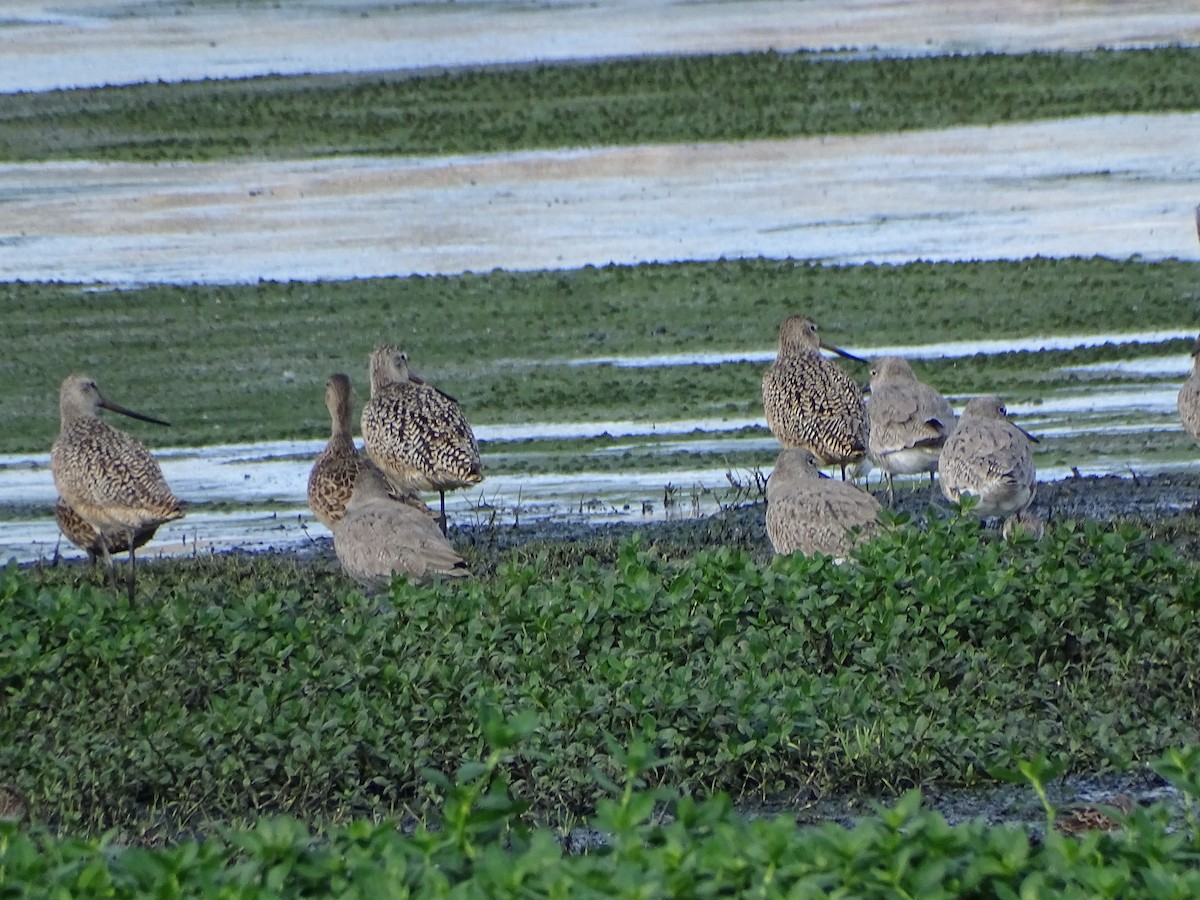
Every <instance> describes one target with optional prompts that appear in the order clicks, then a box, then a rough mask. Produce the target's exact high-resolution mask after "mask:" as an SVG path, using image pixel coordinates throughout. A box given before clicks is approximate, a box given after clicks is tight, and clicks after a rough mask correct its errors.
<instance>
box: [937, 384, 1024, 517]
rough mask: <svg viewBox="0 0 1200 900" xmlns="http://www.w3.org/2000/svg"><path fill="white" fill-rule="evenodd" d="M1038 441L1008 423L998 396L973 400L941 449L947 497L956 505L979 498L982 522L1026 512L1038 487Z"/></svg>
mask: <svg viewBox="0 0 1200 900" xmlns="http://www.w3.org/2000/svg"><path fill="white" fill-rule="evenodd" d="M1036 440H1037V439H1036V438H1035V437H1033V436H1032V435H1030V434H1029V433H1028V432H1027V431H1025V429H1023V428H1021V427H1019V426H1017V425H1014V424H1013V423H1012V422H1010V421H1009V420H1008V411H1007V410H1006V409H1005V408H1004V404H1003V403H1001V402H1000V399H999V398H998V397H975V398H973V399H972V400H971V401H970V402H969V403H967V405H966V408H965V409H963V413H962V416H961V417H960V418H959V420H958V428H956V429H955V431H954V433H953V434H952V435H950V437H949V438H947V439H946V445H945V446H944V447H943V448H942V456H941V460H940V461H939V463H938V472H939V474H940V478H939V481H940V482H941V485H942V493H943V494H945V495H946V498H947V499H949V500H952V501H954V502H955V503H958V502H959V500H960V499H961V498H962V496H963V495H964V494H972V495H974V496H975V497H977V498H978V499H979V503H978V504H977V505H976V506H975V507H974V512H975V514H976V515H978V516H980V517H981V518H988V517H990V516H1011V515H1013V514H1014V513H1019V512H1021V511H1022V510H1023V509H1025V507H1027V506H1029V504H1030V503H1031V502H1032V501H1033V494H1034V491H1035V490H1036V487H1037V472H1036V470H1035V468H1034V465H1033V444H1032V442H1034V441H1036Z"/></svg>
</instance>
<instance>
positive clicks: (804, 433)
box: [762, 316, 869, 479]
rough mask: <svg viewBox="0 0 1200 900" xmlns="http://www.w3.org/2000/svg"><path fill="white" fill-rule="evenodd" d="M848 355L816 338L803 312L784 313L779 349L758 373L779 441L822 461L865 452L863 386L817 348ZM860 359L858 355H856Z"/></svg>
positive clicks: (837, 461) (852, 458)
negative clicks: (769, 364) (761, 374)
mask: <svg viewBox="0 0 1200 900" xmlns="http://www.w3.org/2000/svg"><path fill="white" fill-rule="evenodd" d="M822 347H824V348H825V349H827V350H832V351H833V352H835V353H838V354H840V355H843V356H846V357H848V358H852V359H857V357H851V356H850V354H848V353H846V352H845V351H843V350H838V349H837V348H836V347H831V346H829V345H828V344H824V343H822V342H821V338H820V335H819V334H818V332H817V325H816V323H815V322H813V320H812V319H809V318H808V317H806V316H789V317H788V318H787V319H785V320H784V322H783V324H782V325H780V326H779V353H778V355H777V356H776V358H775V362H774V363H772V364H771V366H770V368H768V369H767V371H766V372H764V373H763V379H762V398H763V412H764V413H765V414H766V418H767V426H768V427H769V428H770V429H771V432H772V433H773V434H774V435H775V437H776V438H778V439H779V442H780V443H781V444H783V446H784V447H804V448H806V449H807V450H809V451H811V452H812V454H813V455H814V456H815V457H816V458H817V460H818V461H819V462H820V463H821V465H823V466H830V465H834V466H839V467H840V468H841V470H842V477H843V479H844V478H845V477H846V466H847V465H849V464H850V463H855V462H858V461H859V460H861V459H862V458H863V457H864V456H865V455H866V453H867V441H868V428H869V424H868V420H867V409H866V405H865V404H864V402H863V395H862V391H861V390H860V389H859V387H858V385H857V384H855V383H854V379H852V378H851V377H850V376H849V375H847V374H846V373H845V372H844V371H843V370H842V369H841V367H840V366H838V365H837V364H836V363H835V362H833V361H832V360H830V359H826V358H825V357H824V356H822V355H821V348H822ZM859 361H860V362H861V361H862V360H859Z"/></svg>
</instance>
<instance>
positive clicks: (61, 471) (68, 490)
mask: <svg viewBox="0 0 1200 900" xmlns="http://www.w3.org/2000/svg"><path fill="white" fill-rule="evenodd" d="M101 409H108V410H111V411H112V412H115V413H120V414H121V415H123V416H129V417H130V418H133V419H141V420H142V421H144V422H153V423H155V424H157V425H167V424H169V423H167V422H164V421H163V420H162V419H155V418H152V417H150V416H145V415H142V414H141V413H136V412H133V411H132V410H129V409H126V408H125V407H123V406H119V405H117V404H116V403H113V402H111V401H110V400H107V399H106V398H105V397H104V395H103V394H101V393H100V389H99V388H98V387H96V382H95V381H93V380H92V379H91V378H89V377H88V376H87V375H70V376H68V377H67V378H66V380H64V381H63V383H62V387H61V388H60V389H59V412H60V415H61V417H62V427H61V430H60V431H59V433H58V437H57V438H55V440H54V445H53V447H52V448H51V450H50V471H51V473H52V474H53V476H54V485H55V487H57V488H58V493H59V495H60V496H61V497H62V499H63V501H64V502H65V503H66V504H67V505H68V506H70V507H71V508H72V509H74V510H75V512H76V513H78V514H79V517H80V518H82V519H83V521H85V522H86V523H87V524H88V525H90V526H91V527H92V528H93V529H94V530H95V531H96V533H97V534H98V535H99V536H100V537H101V538H102V540H99V541H97V542H96V545H97V546H98V548H99V551H100V555H101V558H102V559H103V560H104V563H105V566H106V567H107V568H108V570H109V574H110V575H111V576H112V580H113V587H114V588H115V587H116V571H115V568H114V566H113V561H112V555H111V553H110V552H109V550H108V541H109V539H110V538H116V539H117V540H118V542H120V541H123V542H124V544H125V546H127V547H128V548H129V579H128V587H129V599H130V600H133V597H134V591H135V584H136V577H137V576H136V559H135V555H134V551H135V548H136V547H137V536H138V534H139V533H140V532H142V531H144V530H145V529H148V528H149V529H154V528H158V526H159V525H162V524H163V523H165V522H170V521H173V520H175V519H178V518H180V517H181V516H183V504H182V503H181V502H180V501H179V499H178V498H177V497H176V496H175V495H174V494H172V493H171V489H170V488H169V487H168V486H167V482H166V479H165V478H163V474H162V469H160V468H159V466H158V463H157V462H155V460H154V457H153V456H151V455H150V451H149V450H147V449H146V448H145V447H144V446H143V445H142V444H141V443H140V442H139V441H137V440H136V439H134V438H132V437H130V436H129V435H128V434H126V433H125V432H123V431H119V430H117V429H116V428H113V427H112V426H111V425H109V424H108V423H107V422H104V421H102V420H101V419H100V410H101Z"/></svg>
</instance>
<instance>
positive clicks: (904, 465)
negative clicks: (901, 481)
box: [867, 356, 957, 503]
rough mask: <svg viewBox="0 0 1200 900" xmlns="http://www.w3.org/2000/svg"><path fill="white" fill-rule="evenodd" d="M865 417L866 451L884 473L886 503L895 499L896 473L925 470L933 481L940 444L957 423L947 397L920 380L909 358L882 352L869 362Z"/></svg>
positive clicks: (908, 473)
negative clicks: (869, 377)
mask: <svg viewBox="0 0 1200 900" xmlns="http://www.w3.org/2000/svg"><path fill="white" fill-rule="evenodd" d="M867 417H868V418H869V419H870V429H869V435H868V438H867V450H868V453H869V454H870V457H871V462H872V463H873V464H874V465H876V466H878V467H879V468H880V469H882V470H883V472H884V473H885V474H886V476H887V483H888V502H889V503H891V502H893V501H894V500H895V497H896V489H895V483H894V480H893V478H894V476H896V475H916V474H917V473H919V472H928V473H929V483H930V484H931V485H932V484H933V471H934V469H936V468H937V465H938V457H939V456H941V453H942V446H943V445H944V444H945V443H946V438H947V437H948V436H949V435H950V433H951V432H952V431H954V426H955V424H956V423H957V419H956V417H955V415H954V409H953V407H951V406H950V403H949V401H947V400H946V398H945V397H943V396H942V395H941V394H939V393H938V392H937V391H936V390H934V389H933V388H931V387H930V386H929V385H927V384H925V383H924V382H922V381H918V380H917V376H916V375H915V374H913V370H912V368H911V367H910V366H909V364H908V360H906V359H904V358H903V357H900V356H883V357H880V358H879V359H877V360H876V361H875V363H874V365H872V366H871V396H870V398H869V399H868V400H867Z"/></svg>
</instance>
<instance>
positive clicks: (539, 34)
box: [0, 0, 1200, 92]
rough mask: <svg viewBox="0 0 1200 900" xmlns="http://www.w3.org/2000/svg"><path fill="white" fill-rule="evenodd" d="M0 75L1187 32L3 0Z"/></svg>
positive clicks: (1169, 25)
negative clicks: (6, 0) (5, 1)
mask: <svg viewBox="0 0 1200 900" xmlns="http://www.w3.org/2000/svg"><path fill="white" fill-rule="evenodd" d="M0 35H3V40H0V91H6V92H11V91H43V90H49V89H51V88H58V87H69V86H89V85H93V86H94V85H100V84H130V83H136V82H143V81H159V80H161V81H181V80H195V79H200V78H244V77H249V76H256V75H267V74H280V75H295V74H305V73H327V72H372V71H384V70H395V69H424V68H431V67H433V68H437V67H443V66H469V65H491V64H504V63H522V62H530V61H535V60H546V61H550V60H572V59H599V58H612V57H631V56H641V55H657V54H708V53H731V52H743V51H754V50H779V51H784V52H787V51H793V50H798V49H818V50H820V49H829V48H833V49H837V48H845V49H852V50H858V51H860V53H859V55H889V56H896V55H928V54H933V53H980V52H986V51H996V52H1003V53H1015V52H1023V51H1028V50H1087V49H1092V48H1094V47H1145V46H1161V45H1165V44H1195V43H1197V42H1200V6H1197V4H1196V3H1195V2H1178V0H1174V2H1173V0H1123V2H1120V3H1106V4H1093V3H1079V2H1071V0H1057V2H1055V0H1045V2H1035V0H996V2H992V3H989V4H988V7H987V14H986V15H980V14H979V12H978V10H977V9H976V7H975V6H974V5H973V4H971V3H943V2H939V0H908V2H905V3H895V2H860V3H846V2H845V0H804V2H797V0H785V2H780V0H740V2H738V3H695V2H684V0H606V2H604V3H575V2H566V0H551V2H546V3H537V4H526V3H504V2H495V0H493V2H478V3H455V2H452V0H445V2H418V3H405V4H395V5H392V4H382V3H379V2H377V0H292V2H288V3H285V4H280V3H270V4H268V3H263V4H257V3H255V4H244V3H238V4H224V3H211V4H210V3H161V2H157V0H132V2H120V3H119V2H116V0H72V2H70V3H69V4H66V5H64V4H60V3H50V2H37V0H24V2H22V0H9V2H7V3H6V4H5V7H4V11H3V13H2V14H0Z"/></svg>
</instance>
